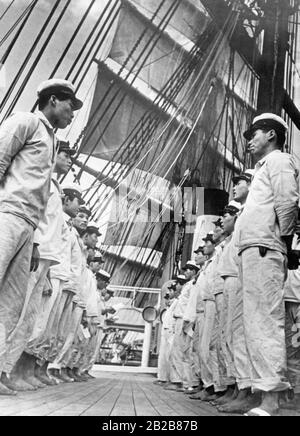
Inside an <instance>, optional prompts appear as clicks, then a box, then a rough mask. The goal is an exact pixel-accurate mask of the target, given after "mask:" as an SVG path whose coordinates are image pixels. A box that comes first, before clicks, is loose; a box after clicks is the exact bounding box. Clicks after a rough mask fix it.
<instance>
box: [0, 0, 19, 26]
mask: <svg viewBox="0 0 300 436" xmlns="http://www.w3.org/2000/svg"><path fill="white" fill-rule="evenodd" d="M14 2H15V0H11V2H10V4H9V5H8V6H7V8H6V9H5V11H4V12H3V14H2V15H1V16H0V21H1V20H2V19H3V18H4V17H5V15H6V14H7V12H8V11H9V10H10V8H11V7H12V5H13V4H14Z"/></svg>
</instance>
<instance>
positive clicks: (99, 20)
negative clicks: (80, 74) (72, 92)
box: [66, 0, 118, 81]
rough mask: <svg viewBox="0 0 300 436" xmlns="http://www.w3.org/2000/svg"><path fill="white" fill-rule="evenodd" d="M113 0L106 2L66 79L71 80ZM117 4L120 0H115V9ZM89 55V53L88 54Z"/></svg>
mask: <svg viewBox="0 0 300 436" xmlns="http://www.w3.org/2000/svg"><path fill="white" fill-rule="evenodd" d="M112 2H113V0H109V1H108V2H107V4H106V6H105V8H104V10H103V11H102V13H101V14H100V15H99V17H98V19H97V21H96V23H95V25H94V27H93V28H92V30H91V32H90V33H89V35H88V37H87V39H86V41H85V43H84V44H83V46H82V48H81V50H80V52H79V53H78V55H77V57H76V59H75V60H74V62H73V64H72V66H71V68H70V70H69V72H68V74H67V75H66V80H69V79H70V76H71V74H72V71H73V70H74V69H75V67H76V65H77V64H78V62H79V60H80V58H81V57H82V55H83V53H84V51H85V49H86V46H87V45H88V42H89V41H91V40H92V38H93V36H94V33H95V32H96V30H97V28H98V26H99V24H100V23H101V21H102V19H103V17H104V16H105V14H106V12H107V11H108V9H109V7H110V6H111V4H112ZM117 4H118V0H116V1H115V4H114V6H113V9H114V7H115V6H116V5H117ZM105 25H106V24H104V27H105ZM97 38H98V36H96V38H95V40H94V42H93V43H92V46H91V47H93V45H94V44H95V43H96V41H97ZM90 50H91V49H90ZM89 54H90V52H89ZM88 56H89V55H88ZM72 81H74V79H72Z"/></svg>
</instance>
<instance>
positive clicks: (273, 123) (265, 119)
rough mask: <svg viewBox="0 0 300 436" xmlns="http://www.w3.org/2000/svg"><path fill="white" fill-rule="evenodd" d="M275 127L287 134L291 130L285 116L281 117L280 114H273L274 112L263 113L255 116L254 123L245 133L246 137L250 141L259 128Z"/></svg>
mask: <svg viewBox="0 0 300 436" xmlns="http://www.w3.org/2000/svg"><path fill="white" fill-rule="evenodd" d="M265 128H267V129H270V130H272V129H274V130H275V131H276V132H278V133H281V134H284V135H285V134H286V133H287V132H288V130H289V126H288V125H287V123H286V122H285V121H284V119H283V118H281V117H280V116H279V115H276V114H272V113H265V114H262V115H259V116H258V117H255V118H254V120H253V122H252V125H251V126H250V127H249V129H248V130H247V131H246V132H245V133H244V137H245V138H246V139H247V140H248V141H250V140H251V138H252V135H253V133H254V132H255V131H256V130H259V129H265Z"/></svg>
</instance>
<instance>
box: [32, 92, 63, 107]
mask: <svg viewBox="0 0 300 436" xmlns="http://www.w3.org/2000/svg"><path fill="white" fill-rule="evenodd" d="M53 95H54V96H55V97H56V98H57V99H58V100H59V101H65V100H69V99H71V97H70V95H68V94H65V93H64V92H55V93H53V94H42V95H40V97H39V101H38V105H39V110H40V111H42V110H43V109H45V107H46V106H47V104H48V103H49V101H50V98H51V97H52V96H53Z"/></svg>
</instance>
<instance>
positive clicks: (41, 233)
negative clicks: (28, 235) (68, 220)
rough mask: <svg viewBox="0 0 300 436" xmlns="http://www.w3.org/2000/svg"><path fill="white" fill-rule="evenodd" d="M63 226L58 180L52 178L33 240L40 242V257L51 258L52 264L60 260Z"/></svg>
mask: <svg viewBox="0 0 300 436" xmlns="http://www.w3.org/2000/svg"><path fill="white" fill-rule="evenodd" d="M63 226H64V217H63V208H62V200H61V191H60V187H59V184H58V182H57V181H56V180H55V179H54V178H52V181H51V188H50V197H49V200H48V203H47V207H46V211H45V214H44V215H43V217H42V219H41V221H40V222H39V225H38V228H37V229H36V231H35V241H36V242H38V243H39V244H40V245H39V252H40V257H41V259H45V260H51V264H52V265H55V264H58V263H60V262H61V246H62V230H63Z"/></svg>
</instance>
